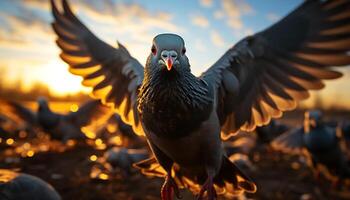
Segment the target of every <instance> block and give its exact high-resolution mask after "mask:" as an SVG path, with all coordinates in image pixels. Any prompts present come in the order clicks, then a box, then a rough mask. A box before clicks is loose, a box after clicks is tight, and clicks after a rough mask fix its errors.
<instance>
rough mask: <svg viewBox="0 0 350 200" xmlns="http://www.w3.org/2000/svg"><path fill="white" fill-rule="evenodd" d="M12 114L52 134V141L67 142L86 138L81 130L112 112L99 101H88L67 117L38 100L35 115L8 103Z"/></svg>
mask: <svg viewBox="0 0 350 200" xmlns="http://www.w3.org/2000/svg"><path fill="white" fill-rule="evenodd" d="M7 105H8V106H9V107H10V108H11V113H12V114H15V115H17V116H18V117H19V118H21V119H22V120H24V121H25V122H26V123H28V124H30V126H32V127H39V128H41V129H43V130H44V131H46V132H47V133H49V134H50V136H51V138H52V139H56V140H61V141H63V142H66V141H68V140H70V139H84V138H86V137H85V135H84V134H83V132H82V131H81V128H82V127H84V126H87V125H89V124H90V123H93V122H94V121H98V120H99V118H100V117H101V116H103V115H110V114H109V113H110V110H109V109H107V108H106V107H105V106H103V105H102V104H101V103H100V101H99V100H94V101H88V102H87V103H85V104H84V105H82V106H81V107H80V109H79V110H78V111H77V112H70V113H68V114H66V115H63V114H58V113H55V112H53V111H51V109H50V107H49V105H48V102H47V100H46V99H45V98H40V99H39V100H38V105H39V106H38V111H37V112H36V113H35V112H33V111H31V110H30V109H28V108H26V107H24V106H22V105H21V104H19V103H16V102H7Z"/></svg>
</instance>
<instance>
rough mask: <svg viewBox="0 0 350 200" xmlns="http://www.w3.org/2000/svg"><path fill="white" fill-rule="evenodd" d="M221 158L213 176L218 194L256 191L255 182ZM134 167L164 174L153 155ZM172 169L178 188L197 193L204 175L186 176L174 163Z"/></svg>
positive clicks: (153, 174)
mask: <svg viewBox="0 0 350 200" xmlns="http://www.w3.org/2000/svg"><path fill="white" fill-rule="evenodd" d="M222 160H223V161H222V165H221V169H220V171H219V173H218V174H217V176H216V177H215V178H214V184H215V185H214V187H215V189H216V192H217V194H218V195H223V196H225V197H234V196H237V195H240V194H242V193H244V192H248V193H254V192H256V190H257V187H256V185H255V183H254V182H253V181H252V180H251V179H250V178H249V177H248V176H247V175H245V174H244V173H243V171H242V170H241V169H240V168H239V167H238V166H237V165H235V164H234V163H233V162H231V161H230V160H229V159H228V158H227V157H226V156H225V157H224V158H223V159H222ZM134 167H136V168H138V169H139V170H140V171H141V172H142V173H143V174H144V175H146V176H150V177H164V176H165V175H166V171H165V170H164V169H163V168H162V167H161V166H160V165H159V163H158V162H157V160H156V159H155V158H154V157H151V158H148V159H146V160H143V161H141V162H138V163H135V164H134ZM172 170H173V172H172V174H173V178H174V180H175V182H176V183H177V185H178V186H179V188H182V189H183V188H188V189H189V190H191V191H192V192H193V193H194V194H198V193H199V191H200V188H201V185H200V184H201V183H200V180H203V179H204V177H200V176H195V177H193V176H188V175H186V172H185V171H183V170H181V168H180V167H179V166H178V165H174V167H173V169H172Z"/></svg>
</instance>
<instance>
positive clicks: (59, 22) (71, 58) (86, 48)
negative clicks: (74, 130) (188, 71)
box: [51, 0, 144, 135]
mask: <svg viewBox="0 0 350 200" xmlns="http://www.w3.org/2000/svg"><path fill="white" fill-rule="evenodd" d="M62 2H63V3H62V5H63V6H62V7H63V12H60V11H59V10H58V8H57V7H56V5H55V3H54V0H51V5H52V13H53V16H54V19H55V21H54V22H53V24H52V26H53V29H54V31H55V32H56V34H57V36H58V39H57V41H56V42H57V45H58V46H59V47H60V48H61V49H62V53H61V54H60V56H61V58H62V60H64V61H65V62H66V63H68V64H69V66H70V69H69V70H70V72H71V73H73V74H76V75H80V76H82V77H83V78H84V81H83V85H85V86H89V87H92V88H93V92H92V94H93V96H94V97H95V98H98V99H101V100H102V102H103V103H104V104H107V105H109V106H112V107H113V108H114V109H115V111H116V112H117V113H118V114H119V115H120V116H121V117H122V119H123V121H125V122H126V123H127V124H130V125H132V127H133V130H134V131H135V132H136V133H137V134H138V135H143V134H144V133H143V130H142V127H141V123H140V120H139V117H138V114H137V108H136V100H137V92H138V88H139V86H140V85H141V83H142V80H143V67H142V65H141V64H140V63H139V62H138V61H137V60H136V59H135V58H133V57H132V56H131V55H130V54H129V52H128V51H127V49H126V48H125V47H124V46H122V45H121V44H120V43H118V45H119V47H118V48H114V47H112V46H110V45H108V44H107V43H105V42H103V41H102V40H100V39H99V38H97V37H96V36H95V35H94V34H93V33H92V32H91V31H90V30H89V29H88V28H87V27H86V26H85V25H84V24H83V23H82V22H81V21H80V20H79V19H78V18H77V17H76V16H75V15H74V14H73V12H72V10H71V9H70V7H69V5H68V3H67V1H66V0H62Z"/></svg>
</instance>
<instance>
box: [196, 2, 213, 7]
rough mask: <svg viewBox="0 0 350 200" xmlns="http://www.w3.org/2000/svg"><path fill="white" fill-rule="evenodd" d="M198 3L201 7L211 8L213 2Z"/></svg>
mask: <svg viewBox="0 0 350 200" xmlns="http://www.w3.org/2000/svg"><path fill="white" fill-rule="evenodd" d="M199 3H200V5H201V6H203V7H207V8H209V7H211V6H212V5H213V0H199Z"/></svg>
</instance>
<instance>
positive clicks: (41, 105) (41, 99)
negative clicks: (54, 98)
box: [37, 97, 48, 110]
mask: <svg viewBox="0 0 350 200" xmlns="http://www.w3.org/2000/svg"><path fill="white" fill-rule="evenodd" d="M37 101H38V104H39V110H40V109H42V108H45V107H48V103H47V99H46V98H45V97H39V98H38V100H37Z"/></svg>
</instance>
